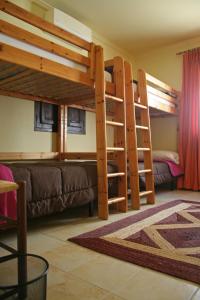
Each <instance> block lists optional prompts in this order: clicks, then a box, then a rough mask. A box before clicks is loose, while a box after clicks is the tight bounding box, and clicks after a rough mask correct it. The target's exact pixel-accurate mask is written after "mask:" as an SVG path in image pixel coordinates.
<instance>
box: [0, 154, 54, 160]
mask: <svg viewBox="0 0 200 300" xmlns="http://www.w3.org/2000/svg"><path fill="white" fill-rule="evenodd" d="M57 158H58V152H0V161H9V160H45V159H46V160H48V159H57Z"/></svg>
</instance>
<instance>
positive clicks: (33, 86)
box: [0, 0, 178, 219]
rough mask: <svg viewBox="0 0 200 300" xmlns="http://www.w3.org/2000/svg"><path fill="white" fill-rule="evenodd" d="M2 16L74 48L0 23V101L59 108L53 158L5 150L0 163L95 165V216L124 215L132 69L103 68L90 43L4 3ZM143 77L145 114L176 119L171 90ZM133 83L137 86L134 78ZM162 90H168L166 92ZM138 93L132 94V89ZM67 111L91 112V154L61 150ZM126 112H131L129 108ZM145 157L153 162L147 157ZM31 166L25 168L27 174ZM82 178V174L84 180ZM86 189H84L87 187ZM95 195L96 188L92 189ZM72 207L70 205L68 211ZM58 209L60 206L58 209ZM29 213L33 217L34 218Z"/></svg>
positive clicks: (114, 62) (117, 64) (111, 63)
mask: <svg viewBox="0 0 200 300" xmlns="http://www.w3.org/2000/svg"><path fill="white" fill-rule="evenodd" d="M0 10H1V11H2V12H3V13H4V14H6V15H7V14H8V15H11V16H13V17H15V18H17V19H19V20H20V21H22V22H23V24H25V25H26V24H28V25H31V26H33V27H34V28H37V29H39V30H42V31H44V32H46V33H48V34H50V36H54V37H56V38H58V39H61V40H62V41H64V42H65V43H68V44H70V46H72V48H73V50H72V48H71V47H69V48H68V47H67V45H66V46H63V44H62V45H61V44H60V43H56V42H55V41H52V40H51V39H50V40H48V39H47V38H44V37H41V36H39V35H37V34H35V33H33V32H30V31H27V30H25V29H24V26H23V28H22V27H18V26H16V25H13V24H11V23H8V22H7V20H6V18H5V20H0V95H4V96H10V97H15V98H19V99H27V100H31V101H42V102H47V103H52V104H56V105H58V106H59V112H58V135H57V137H58V138H57V151H56V152H38V153H30V152H29V153H26V152H21V153H19V152H10V153H5V152H4V153H0V161H18V160H19V161H23V160H37V161H42V160H57V161H64V160H66V159H67V160H70V159H76V160H79V159H81V160H97V179H98V215H99V217H100V218H102V219H107V218H108V214H109V205H111V204H115V205H116V207H117V209H118V210H119V211H122V212H126V211H127V209H128V201H127V165H126V164H127V142H126V121H127V123H128V122H129V125H128V126H127V127H128V129H130V122H131V126H132V129H133V131H135V129H136V124H135V123H134V122H133V121H134V120H133V118H132V117H131V116H126V111H129V109H128V105H129V104H127V109H126V107H125V98H126V99H127V98H130V97H129V95H128V94H127V86H128V87H129V88H130V89H131V90H132V94H134V85H133V83H132V80H133V77H132V75H131V76H127V72H128V71H127V70H131V65H130V64H129V63H127V62H124V61H123V59H122V58H120V57H115V58H114V59H111V60H108V61H106V62H104V56H103V49H102V47H100V46H97V45H95V44H94V43H89V42H87V41H85V40H83V39H82V38H80V37H78V36H75V35H73V34H71V33H69V32H67V31H65V30H63V29H61V28H59V27H57V26H55V25H53V24H51V23H49V22H47V21H45V20H43V19H41V18H39V17H37V16H35V15H33V14H31V13H30V12H28V11H26V10H24V9H22V8H21V7H18V6H16V5H14V4H13V3H10V2H9V1H5V0H0ZM80 50H81V51H80ZM105 71H107V72H105ZM129 73H130V72H129ZM129 75H130V74H129ZM145 76H146V79H147V80H148V81H150V82H152V86H151V87H149V86H147V85H146V88H147V89H148V93H149V95H151V97H149V108H150V110H153V111H152V112H154V113H155V110H156V112H157V113H158V112H159V113H160V112H162V113H163V112H164V113H166V112H167V113H170V114H177V111H178V104H177V101H178V100H177V99H175V98H176V97H174V94H173V93H174V90H173V89H171V88H169V87H168V86H167V85H164V84H163V83H162V82H160V81H159V80H155V79H154V78H153V77H152V76H150V75H145ZM152 79H153V81H152ZM138 83H139V84H140V79H139V80H138ZM156 86H159V88H156ZM163 90H167V93H168V94H166V93H164V92H163ZM136 93H137V94H138V92H137V91H136ZM129 94H130V93H129ZM136 99H137V101H136V102H135V103H136V104H137V107H141V106H142V104H141V103H142V102H141V99H140V95H139V97H137V98H136ZM132 104H133V98H132V103H131V105H132ZM68 106H73V107H79V108H82V109H85V110H89V111H93V112H95V113H96V132H97V134H96V138H97V152H96V153H89V152H87V153H85V152H84V153H79V152H78V153H75V152H73V153H69V152H67V149H66V139H67V130H66V126H67V124H66V122H67V107H68ZM130 112H133V110H132V109H131V110H130ZM106 113H108V114H109V115H110V116H111V118H112V120H108V119H107V117H106ZM134 113H135V112H134ZM107 126H112V127H113V128H114V146H113V147H108V146H107V130H106V128H107ZM135 150H136V146H135V148H134V151H135ZM149 159H150V160H151V157H150V158H149ZM108 160H112V161H113V160H114V161H115V167H114V168H112V167H110V166H109V167H108ZM51 167H52V166H50V167H49V168H51ZM14 168H15V167H13V170H14ZM30 168H31V167H30V166H29V171H30ZM57 168H58V169H59V170H60V169H61V168H62V167H61V166H57ZM86 168H88V167H86ZM54 171H55V170H54ZM141 173H142V172H141ZM88 174H89V173H88V172H86V175H87V176H88ZM93 174H94V173H93ZM92 177H93V175H92ZM130 177H131V176H130ZM113 179H116V180H115V183H114V186H115V187H114V188H113V189H114V190H115V193H114V195H113V194H111V193H109V188H108V187H109V181H110V180H113ZM147 181H148V182H149V180H147ZM152 182H153V181H152ZM116 184H117V188H116ZM61 186H62V185H61ZM87 187H88V188H90V186H87ZM136 187H137V185H136ZM83 188H84V187H83ZM61 189H62V188H61ZM94 189H95V190H97V186H95V187H94ZM116 191H117V192H116ZM138 193H139V192H138ZM96 194H97V192H96V193H95V192H94V193H93V195H96ZM144 195H145V193H144ZM58 196H60V194H59V195H58ZM95 197H96V196H95ZM95 197H94V196H93V197H91V198H90V200H88V201H90V202H92V201H94V199H95ZM70 201H71V200H70ZM61 202H62V199H61ZM68 204H69V203H68ZM68 204H67V205H68ZM74 204H75V202H74V203H71V204H70V205H71V206H73V205H74ZM66 207H68V206H63V207H62V210H64V209H65V208H66ZM133 207H135V206H133ZM59 210H60V208H58V209H57V211H59ZM50 212H52V211H51V210H50ZM39 214H40V213H39ZM32 215H33V216H34V212H32Z"/></svg>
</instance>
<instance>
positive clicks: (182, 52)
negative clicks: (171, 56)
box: [176, 47, 200, 55]
mask: <svg viewBox="0 0 200 300" xmlns="http://www.w3.org/2000/svg"><path fill="white" fill-rule="evenodd" d="M196 49H200V47H196V48H192V49H188V50H185V51H181V52H178V53H176V55H182V54H184V53H186V52H188V51H192V50H196Z"/></svg>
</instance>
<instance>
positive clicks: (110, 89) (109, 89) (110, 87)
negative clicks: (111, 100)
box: [106, 81, 116, 96]
mask: <svg viewBox="0 0 200 300" xmlns="http://www.w3.org/2000/svg"><path fill="white" fill-rule="evenodd" d="M106 94H109V95H113V96H114V95H115V94H116V86H115V84H114V83H112V82H108V81H106Z"/></svg>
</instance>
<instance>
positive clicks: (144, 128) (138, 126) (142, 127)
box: [135, 125, 149, 130]
mask: <svg viewBox="0 0 200 300" xmlns="http://www.w3.org/2000/svg"><path fill="white" fill-rule="evenodd" d="M135 127H136V128H137V129H142V130H148V129H149V127H147V126H141V125H136V126H135Z"/></svg>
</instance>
